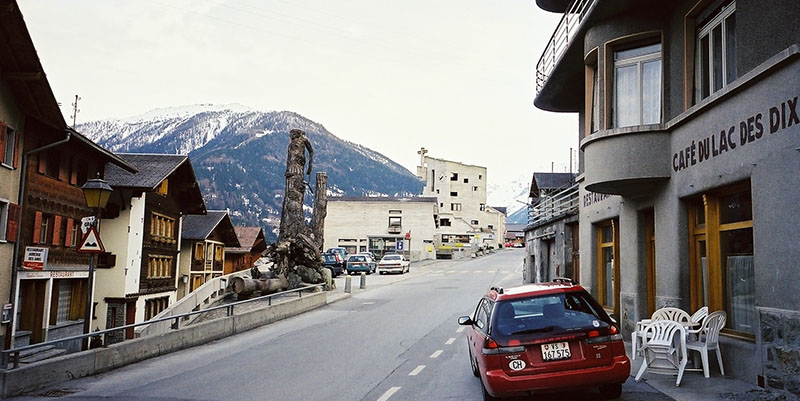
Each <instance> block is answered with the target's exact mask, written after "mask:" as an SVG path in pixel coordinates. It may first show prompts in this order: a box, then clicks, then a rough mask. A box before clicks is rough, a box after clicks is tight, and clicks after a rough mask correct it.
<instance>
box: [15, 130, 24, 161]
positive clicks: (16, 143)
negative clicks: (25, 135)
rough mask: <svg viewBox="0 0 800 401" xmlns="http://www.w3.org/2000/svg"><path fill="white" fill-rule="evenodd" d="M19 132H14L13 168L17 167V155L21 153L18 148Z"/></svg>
mask: <svg viewBox="0 0 800 401" xmlns="http://www.w3.org/2000/svg"><path fill="white" fill-rule="evenodd" d="M19 134H20V132H19V131H15V132H14V168H17V167H19V154H20V152H21V151H22V150H21V149H20V148H19Z"/></svg>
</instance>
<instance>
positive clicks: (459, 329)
mask: <svg viewBox="0 0 800 401" xmlns="http://www.w3.org/2000/svg"><path fill="white" fill-rule="evenodd" d="M464 328H465V327H464V326H461V327H459V328H457V329H456V333H461V332H463V331H464Z"/></svg>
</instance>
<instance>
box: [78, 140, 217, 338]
mask: <svg viewBox="0 0 800 401" xmlns="http://www.w3.org/2000/svg"><path fill="white" fill-rule="evenodd" d="M118 156H120V157H121V158H122V160H125V161H126V162H127V163H129V164H131V165H132V166H135V167H136V168H137V169H138V170H139V171H138V172H137V173H130V172H128V171H125V170H123V169H121V168H119V167H117V166H114V165H108V166H106V181H108V183H109V184H110V185H111V186H112V187H113V189H114V192H113V193H112V194H111V197H110V200H109V203H108V206H106V220H104V222H103V223H104V227H103V233H104V234H105V235H104V245H105V249H106V252H108V253H109V254H110V255H113V256H112V259H113V260H114V263H108V264H106V265H105V266H103V268H98V269H97V270H96V273H95V274H96V276H95V288H96V289H95V295H94V300H95V302H96V303H97V306H96V313H95V315H96V316H97V320H96V321H95V322H94V324H93V326H94V327H96V328H99V329H110V328H113V327H119V326H123V325H126V324H134V323H141V322H144V321H146V320H150V319H151V318H152V317H153V316H155V315H157V314H158V313H159V312H161V311H162V310H164V309H165V308H167V307H168V306H169V305H171V304H173V303H175V301H176V300H177V292H176V290H177V286H178V279H179V277H178V275H177V266H178V264H179V251H180V249H181V238H180V233H181V223H182V221H183V218H184V216H185V215H187V214H189V213H195V214H201V213H205V212H206V207H205V202H204V201H203V195H202V194H201V193H200V188H199V187H198V185H197V178H196V177H195V175H194V170H193V169H192V164H191V162H190V161H189V158H188V157H187V156H184V155H153V154H130V153H128V154H119V155H118ZM123 334H125V336H126V338H133V334H134V333H133V330H129V331H128V333H122V332H115V333H113V334H112V335H109V336H108V337H107V338H108V341H109V342H115V341H120V340H122V338H123Z"/></svg>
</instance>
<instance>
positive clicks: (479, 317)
mask: <svg viewBox="0 0 800 401" xmlns="http://www.w3.org/2000/svg"><path fill="white" fill-rule="evenodd" d="M490 311H491V301H489V300H488V299H486V298H484V299H482V300H481V302H480V303H479V304H478V308H477V309H476V310H475V326H477V327H478V328H479V329H481V330H482V331H484V332H485V331H486V328H487V326H488V324H489V318H490Z"/></svg>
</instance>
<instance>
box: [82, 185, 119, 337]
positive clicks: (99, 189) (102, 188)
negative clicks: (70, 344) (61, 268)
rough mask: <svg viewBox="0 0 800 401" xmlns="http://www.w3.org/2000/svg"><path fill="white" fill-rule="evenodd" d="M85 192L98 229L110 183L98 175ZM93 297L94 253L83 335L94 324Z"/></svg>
mask: <svg viewBox="0 0 800 401" xmlns="http://www.w3.org/2000/svg"><path fill="white" fill-rule="evenodd" d="M81 190H83V196H84V197H85V198H86V206H88V207H89V209H94V210H95V219H94V221H93V222H92V227H93V228H94V229H97V219H98V218H99V216H100V212H101V211H102V210H103V208H104V207H106V203H107V202H108V198H109V197H111V192H112V191H113V190H112V189H111V186H110V185H108V182H106V181H105V180H103V179H102V178H100V175H99V174H98V177H97V178H92V179H90V180H88V181H86V183H85V184H83V186H82V187H81ZM93 296H94V253H90V254H89V278H88V283H87V287H86V316H85V317H84V319H83V334H89V333H90V332H91V330H92V329H91V323H92V306H93V301H94V300H93ZM83 349H84V350H87V349H89V338H88V337H87V338H85V339H84V340H83Z"/></svg>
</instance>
